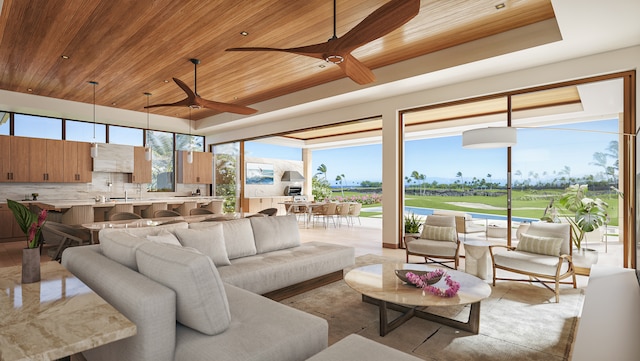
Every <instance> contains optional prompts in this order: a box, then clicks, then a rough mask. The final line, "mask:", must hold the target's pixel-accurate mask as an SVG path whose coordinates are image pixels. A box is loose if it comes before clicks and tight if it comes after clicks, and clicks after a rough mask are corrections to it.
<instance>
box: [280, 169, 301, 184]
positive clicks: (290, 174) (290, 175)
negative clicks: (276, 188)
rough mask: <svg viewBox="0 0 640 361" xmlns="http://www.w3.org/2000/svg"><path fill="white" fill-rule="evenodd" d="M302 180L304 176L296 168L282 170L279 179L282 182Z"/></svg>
mask: <svg viewBox="0 0 640 361" xmlns="http://www.w3.org/2000/svg"><path fill="white" fill-rule="evenodd" d="M303 180H304V177H303V176H302V174H300V172H298V171H296V170H286V171H284V173H283V174H282V179H281V181H283V182H297V181H303Z"/></svg>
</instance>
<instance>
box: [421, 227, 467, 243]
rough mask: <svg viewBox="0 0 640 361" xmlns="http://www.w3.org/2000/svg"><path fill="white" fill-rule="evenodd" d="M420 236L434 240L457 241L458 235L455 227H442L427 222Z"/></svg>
mask: <svg viewBox="0 0 640 361" xmlns="http://www.w3.org/2000/svg"><path fill="white" fill-rule="evenodd" d="M420 238H424V239H431V240H434V241H450V242H456V241H457V238H458V235H457V233H456V228H455V227H440V226H431V225H428V224H425V225H424V226H423V227H422V235H420Z"/></svg>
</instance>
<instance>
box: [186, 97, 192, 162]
mask: <svg viewBox="0 0 640 361" xmlns="http://www.w3.org/2000/svg"><path fill="white" fill-rule="evenodd" d="M192 148H193V147H191V107H189V150H188V151H187V163H189V164H191V163H193V149H192Z"/></svg>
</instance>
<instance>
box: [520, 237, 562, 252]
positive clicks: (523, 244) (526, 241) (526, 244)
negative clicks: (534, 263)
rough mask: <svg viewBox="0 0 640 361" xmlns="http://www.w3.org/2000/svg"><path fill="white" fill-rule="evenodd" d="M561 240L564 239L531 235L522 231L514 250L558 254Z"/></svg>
mask: <svg viewBox="0 0 640 361" xmlns="http://www.w3.org/2000/svg"><path fill="white" fill-rule="evenodd" d="M563 241H564V239H562V238H557V237H542V236H533V235H530V234H526V233H523V234H521V235H520V241H519V242H518V245H517V246H516V250H518V251H523V252H529V253H537V254H544V255H548V256H560V246H561V245H562V242H563Z"/></svg>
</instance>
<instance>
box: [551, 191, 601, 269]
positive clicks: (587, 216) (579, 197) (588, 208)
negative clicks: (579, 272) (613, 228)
mask: <svg viewBox="0 0 640 361" xmlns="http://www.w3.org/2000/svg"><path fill="white" fill-rule="evenodd" d="M587 192H588V185H586V184H574V185H571V186H569V187H568V188H567V189H566V190H565V192H564V193H563V194H562V196H561V197H560V198H559V199H558V204H559V205H560V207H561V208H562V209H563V210H564V211H565V212H567V214H562V217H564V218H565V219H566V220H567V222H569V223H570V224H571V233H572V234H571V237H572V239H573V245H574V246H575V248H576V249H577V251H578V252H577V253H575V252H574V263H577V264H576V265H577V266H578V267H584V268H590V267H591V265H592V264H593V263H596V262H597V261H598V253H597V252H596V251H595V250H593V249H589V248H586V247H583V244H582V241H583V240H584V239H585V236H586V234H587V233H589V232H593V231H595V230H596V229H598V228H599V227H601V226H603V225H604V224H605V222H606V221H607V216H608V214H607V209H608V208H609V205H608V204H607V203H606V202H604V201H603V200H602V199H600V198H591V197H588V196H587ZM582 257H584V263H582Z"/></svg>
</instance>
